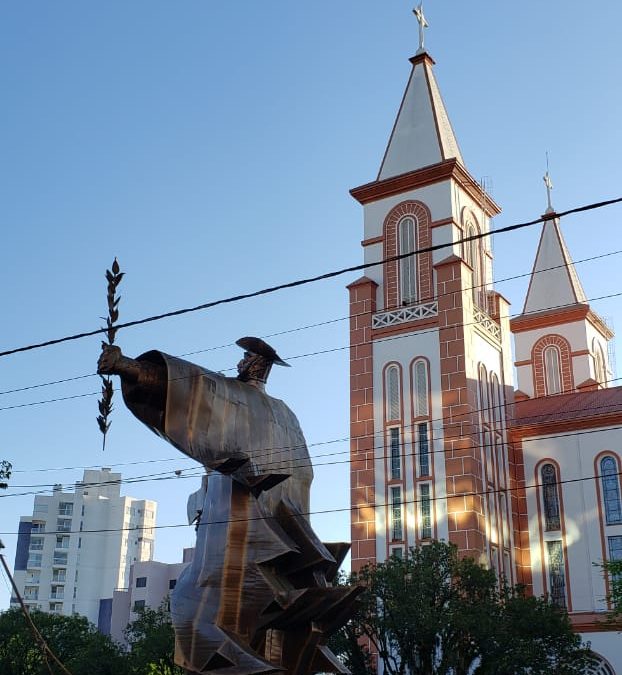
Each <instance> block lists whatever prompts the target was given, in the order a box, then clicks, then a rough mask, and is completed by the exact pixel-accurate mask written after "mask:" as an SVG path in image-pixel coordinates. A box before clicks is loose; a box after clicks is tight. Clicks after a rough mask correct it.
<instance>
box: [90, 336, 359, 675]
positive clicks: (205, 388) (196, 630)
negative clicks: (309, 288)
mask: <svg viewBox="0 0 622 675" xmlns="http://www.w3.org/2000/svg"><path fill="white" fill-rule="evenodd" d="M238 344H239V345H240V346H242V347H244V348H245V349H246V350H247V351H246V353H245V357H244V359H243V360H242V361H241V362H240V364H239V365H238V371H239V375H238V378H230V377H225V376H223V375H220V374H218V373H214V372H211V371H209V370H206V369H204V368H202V367H200V366H197V365H195V364H192V363H189V362H187V361H183V360H181V359H178V358H174V357H171V356H168V355H166V354H163V353H162V352H158V351H150V352H147V353H145V354H143V355H141V356H139V357H138V358H137V359H130V358H127V357H125V356H123V355H122V354H121V351H120V350H119V348H118V347H110V346H105V347H104V348H103V349H104V351H103V353H102V356H101V357H100V360H99V372H100V373H104V374H117V375H120V376H121V383H122V391H123V397H124V400H125V402H126V405H127V406H128V408H129V409H130V410H131V411H132V412H133V413H134V415H136V417H138V419H140V420H141V421H142V422H144V423H145V424H146V425H147V426H148V427H149V428H151V429H152V430H153V431H154V432H155V433H157V434H158V435H160V436H162V437H163V438H164V439H166V440H167V441H168V442H170V443H171V444H172V445H174V446H175V447H176V448H177V449H178V450H180V451H181V452H183V453H184V454H186V455H188V456H189V457H192V458H193V459H195V460H197V461H199V462H201V463H202V464H203V465H204V466H205V468H206V470H207V475H206V476H205V477H204V479H203V485H202V488H201V490H200V491H199V492H198V493H195V495H193V496H191V498H190V500H189V512H190V519H191V520H196V522H197V541H196V549H195V555H194V559H193V561H192V563H191V564H190V566H189V567H188V568H186V570H185V571H184V573H183V574H182V575H181V576H180V578H179V580H178V582H177V585H176V587H175V590H174V592H173V594H172V597H171V615H172V620H173V626H174V628H175V643H176V648H175V660H176V662H177V663H178V664H179V665H180V666H182V667H183V668H184V669H185V670H186V672H187V673H219V674H222V675H251V674H252V673H272V672H286V673H288V674H290V675H307V674H310V673H316V672H347V670H346V669H345V668H344V667H343V665H342V664H341V663H340V662H339V661H338V660H337V659H336V657H335V656H334V655H333V654H332V652H331V651H330V650H329V649H328V647H327V646H326V639H327V637H328V636H329V635H330V634H331V633H332V632H334V631H335V630H336V629H337V628H339V627H340V626H341V625H342V624H343V623H344V622H345V621H346V620H347V619H348V617H349V616H350V613H351V611H352V606H353V604H354V602H355V599H356V595H357V594H358V590H357V589H352V588H348V587H340V586H334V585H333V584H332V582H333V581H334V579H335V577H336V575H337V572H338V569H339V566H340V564H341V562H342V561H343V559H344V557H345V555H346V554H347V552H348V550H349V545H348V544H345V543H335V544H324V543H322V542H321V541H320V540H319V539H318V537H317V536H316V534H315V533H314V532H313V530H312V528H311V525H310V523H309V520H308V513H309V491H310V487H311V481H312V479H313V470H312V467H311V461H310V458H309V454H308V451H307V446H306V443H305V439H304V436H303V434H302V430H301V429H300V425H299V423H298V420H297V418H296V416H295V415H294V413H293V412H292V411H291V410H290V409H289V408H288V407H287V406H286V405H285V403H283V401H280V400H278V399H275V398H272V397H270V396H268V395H267V394H266V393H265V391H264V382H265V380H266V379H267V374H268V372H269V370H270V367H271V366H272V364H273V363H277V364H279V365H287V364H285V363H284V362H283V361H281V359H280V358H279V357H278V355H277V354H276V352H275V351H274V350H273V349H272V348H271V347H270V346H269V345H267V344H266V343H265V342H263V341H261V340H259V339H257V338H242V339H241V340H240V341H238Z"/></svg>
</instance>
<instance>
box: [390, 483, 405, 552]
mask: <svg viewBox="0 0 622 675" xmlns="http://www.w3.org/2000/svg"><path fill="white" fill-rule="evenodd" d="M391 539H392V540H393V541H402V539H403V536H402V488H400V487H392V488H391Z"/></svg>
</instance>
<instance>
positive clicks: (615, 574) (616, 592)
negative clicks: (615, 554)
mask: <svg viewBox="0 0 622 675" xmlns="http://www.w3.org/2000/svg"><path fill="white" fill-rule="evenodd" d="M599 566H600V567H601V568H602V570H603V574H605V575H607V576H608V578H609V597H608V598H607V599H608V600H609V602H610V603H611V612H610V613H609V620H610V621H611V622H612V623H616V624H617V623H619V622H620V621H622V560H605V561H604V562H603V563H602V564H601V565H599Z"/></svg>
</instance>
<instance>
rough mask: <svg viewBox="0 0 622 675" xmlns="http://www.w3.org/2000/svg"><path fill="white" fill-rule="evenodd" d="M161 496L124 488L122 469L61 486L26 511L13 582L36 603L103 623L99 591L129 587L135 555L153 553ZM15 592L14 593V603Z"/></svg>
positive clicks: (92, 474) (106, 594)
mask: <svg viewBox="0 0 622 675" xmlns="http://www.w3.org/2000/svg"><path fill="white" fill-rule="evenodd" d="M156 507H157V504H156V502H155V501H151V500H148V499H135V498H134V497H122V496H121V474H120V473H112V472H111V471H110V469H107V468H103V469H101V470H87V471H85V472H84V477H83V479H82V481H81V482H77V483H76V486H75V490H74V491H73V492H63V491H62V488H61V486H60V485H59V486H56V487H55V488H54V491H53V493H52V495H38V496H36V497H35V503H34V508H33V512H32V516H22V517H21V518H20V523H19V536H18V540H17V551H16V553H15V582H16V584H17V587H18V589H19V591H20V593H21V594H22V596H23V598H24V601H25V603H26V604H27V605H28V606H30V607H35V608H37V609H41V610H43V611H45V612H54V613H57V614H73V613H77V614H82V615H83V616H86V617H87V618H88V619H89V621H91V622H92V623H94V624H97V623H98V618H99V617H98V614H99V611H100V599H101V598H111V597H112V594H113V591H114V590H115V589H116V588H126V587H127V585H128V581H129V576H130V567H131V565H132V564H133V563H135V562H138V561H142V560H151V559H152V557H153V544H154V529H153V528H154V527H155V522H156ZM15 602H16V599H15V598H13V599H12V600H11V604H15Z"/></svg>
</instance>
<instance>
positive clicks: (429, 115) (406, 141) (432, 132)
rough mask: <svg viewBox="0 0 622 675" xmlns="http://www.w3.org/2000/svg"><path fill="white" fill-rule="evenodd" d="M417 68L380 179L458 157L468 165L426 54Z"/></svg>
mask: <svg viewBox="0 0 622 675" xmlns="http://www.w3.org/2000/svg"><path fill="white" fill-rule="evenodd" d="M410 61H411V63H412V64H413V68H412V71H411V74H410V78H409V80H408V84H407V85H406V91H405V93H404V98H403V99H402V103H401V105H400V109H399V112H398V114H397V119H396V120H395V124H394V126H393V131H392V132H391V137H390V138H389V144H388V145H387V149H386V151H385V154H384V158H383V160H382V164H381V165H380V171H379V172H378V178H377V180H379V181H380V180H384V179H386V178H392V177H393V176H399V175H401V174H404V173H408V172H410V171H416V170H417V169H422V168H424V167H426V166H431V165H433V164H438V163H439V162H442V161H444V160H446V159H451V158H455V159H457V160H459V161H460V163H461V164H464V161H463V159H462V155H461V153H460V148H459V147H458V142H457V141H456V136H455V134H454V131H453V129H452V127H451V123H450V121H449V116H448V115H447V110H446V109H445V104H444V103H443V99H442V98H441V94H440V91H439V89H438V84H437V83H436V79H435V77H434V72H433V70H432V66H433V65H434V60H433V59H432V58H431V57H430V56H429V55H428V54H427V53H426V52H423V53H420V54H417V56H414V57H413V58H412V59H410Z"/></svg>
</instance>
